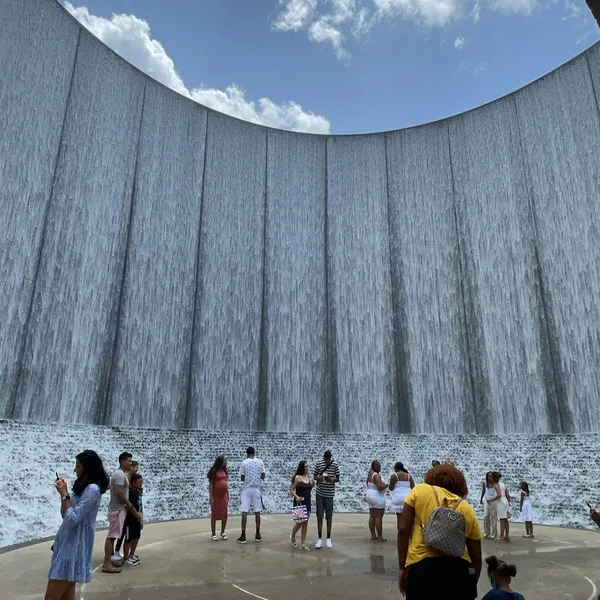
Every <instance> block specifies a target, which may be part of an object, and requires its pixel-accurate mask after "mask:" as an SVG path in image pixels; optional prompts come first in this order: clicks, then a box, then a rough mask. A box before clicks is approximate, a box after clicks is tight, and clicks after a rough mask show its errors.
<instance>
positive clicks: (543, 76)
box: [53, 0, 600, 137]
mask: <svg viewBox="0 0 600 600" xmlns="http://www.w3.org/2000/svg"><path fill="white" fill-rule="evenodd" d="M53 1H54V2H56V3H57V4H58V5H59V7H60V8H61V10H63V11H64V12H65V13H66V16H67V17H68V18H70V19H71V20H73V21H74V22H75V26H76V27H79V28H81V29H85V30H86V31H87V32H88V33H89V34H90V35H92V36H94V37H96V36H95V34H94V33H92V32H91V31H90V30H89V29H88V28H87V27H86V26H85V25H83V24H82V23H81V22H80V21H78V20H77V19H76V18H75V17H74V16H73V15H72V14H71V13H70V12H69V11H68V10H67V9H66V8H65V7H64V6H63V5H62V4H61V3H60V0H53ZM96 39H98V41H99V42H100V43H101V44H103V45H104V46H106V44H104V42H103V41H102V40H100V39H99V38H97V37H96ZM599 45H600V41H596V42H593V43H591V44H590V45H589V46H588V47H587V48H585V49H584V50H582V51H581V52H579V54H576V55H575V56H573V57H572V58H570V59H569V60H567V61H565V62H564V63H562V64H560V65H558V66H557V67H555V68H554V69H552V70H550V71H548V72H547V73H545V74H542V75H540V76H539V77H537V78H536V79H534V80H532V81H530V82H529V83H526V84H524V85H522V86H521V87H519V88H517V89H515V90H512V91H509V92H507V93H506V94H503V95H501V96H499V97H497V98H492V99H491V100H488V101H487V102H484V103H483V104H479V105H477V106H473V107H472V108H469V109H467V110H465V111H463V112H460V113H456V114H453V115H448V116H447V117H443V118H441V119H436V120H435V121H427V122H426V123H417V124H415V125H409V126H407V127H402V128H400V129H383V130H381V131H363V132H355V133H336V134H328V133H309V132H303V131H294V132H292V133H294V134H297V135H314V136H323V137H347V136H356V135H373V134H386V133H394V132H395V131H405V130H407V129H414V128H416V127H425V126H427V125H433V124H434V123H442V122H444V121H447V120H448V119H454V118H455V117H460V116H462V115H466V114H468V113H470V112H472V111H475V110H479V109H480V108H484V107H485V106H488V105H489V104H493V103H494V102H499V101H500V100H503V99H504V98H507V97H509V96H512V95H513V94H516V93H518V92H520V91H522V90H524V89H526V88H527V87H529V86H530V85H533V84H534V83H536V82H537V81H541V80H542V79H544V78H546V77H548V76H549V75H552V74H553V73H554V72H555V71H558V70H559V69H562V68H563V67H566V66H567V65H568V64H570V63H571V62H573V61H576V60H578V59H579V58H581V57H582V56H583V55H585V54H586V53H587V52H589V51H590V50H592V49H593V48H595V47H596V46H599ZM106 48H107V49H108V50H109V51H110V52H112V53H114V54H115V56H117V57H118V58H120V59H121V60H122V61H123V62H126V63H127V64H128V65H130V66H131V68H133V69H135V70H136V71H139V73H140V74H141V75H142V76H144V77H148V79H150V80H152V81H155V82H156V83H157V84H158V85H160V86H163V87H165V88H166V89H169V90H171V88H169V87H167V86H166V85H165V84H163V83H161V82H160V81H158V80H156V79H154V78H153V77H152V76H151V75H148V74H147V73H145V72H143V71H142V70H141V69H140V68H139V67H136V66H135V65H134V64H133V63H131V62H130V61H129V60H127V59H126V58H123V57H122V56H121V55H120V54H118V53H117V52H115V51H114V50H113V49H112V48H111V47H110V46H106ZM171 91H172V92H174V93H175V94H177V95H178V96H181V97H182V98H185V99H186V100H187V101H189V102H193V103H194V104H199V105H200V106H202V108H204V109H205V110H206V111H207V112H209V113H210V112H216V113H218V114H223V115H225V116H227V117H229V118H231V119H235V120H236V121H242V122H246V123H247V122H249V121H244V120H243V119H240V118H239V117H234V116H232V115H228V114H227V113H219V111H217V110H215V109H214V108H210V107H209V106H205V105H204V104H202V103H200V102H196V100H192V99H191V98H189V97H187V96H185V95H184V94H181V93H180V92H177V91H175V90H171ZM254 125H256V126H257V127H263V128H265V129H273V130H274V131H287V130H285V129H277V128H276V127H270V126H269V125H260V124H258V123H254Z"/></svg>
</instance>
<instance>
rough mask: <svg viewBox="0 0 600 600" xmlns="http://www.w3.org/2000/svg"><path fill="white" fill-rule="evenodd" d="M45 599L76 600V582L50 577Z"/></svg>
mask: <svg viewBox="0 0 600 600" xmlns="http://www.w3.org/2000/svg"><path fill="white" fill-rule="evenodd" d="M44 600H75V582H74V581H65V580H64V579H50V580H49V581H48V586H47V587H46V595H45V596H44Z"/></svg>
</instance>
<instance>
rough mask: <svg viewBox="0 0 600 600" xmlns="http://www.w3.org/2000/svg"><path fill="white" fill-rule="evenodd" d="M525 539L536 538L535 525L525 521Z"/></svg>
mask: <svg viewBox="0 0 600 600" xmlns="http://www.w3.org/2000/svg"><path fill="white" fill-rule="evenodd" d="M525 537H529V538H532V537H535V536H534V535H533V523H532V522H531V521H525Z"/></svg>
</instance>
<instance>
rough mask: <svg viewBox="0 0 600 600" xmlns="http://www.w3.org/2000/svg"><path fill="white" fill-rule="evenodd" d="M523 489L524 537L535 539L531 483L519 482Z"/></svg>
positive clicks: (522, 519) (522, 516)
mask: <svg viewBox="0 0 600 600" xmlns="http://www.w3.org/2000/svg"><path fill="white" fill-rule="evenodd" d="M519 488H520V489H521V521H523V523H525V535H524V536H523V537H524V538H529V539H533V538H534V537H535V536H534V535H533V510H532V509H531V498H530V497H529V485H528V483H527V482H526V481H521V483H519Z"/></svg>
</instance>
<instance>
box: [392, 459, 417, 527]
mask: <svg viewBox="0 0 600 600" xmlns="http://www.w3.org/2000/svg"><path fill="white" fill-rule="evenodd" d="M414 487H415V482H414V481H413V478H412V477H411V476H410V473H409V472H408V471H407V470H406V469H405V468H404V465H403V464H402V463H401V462H397V463H396V464H395V465H394V472H393V473H392V476H391V477H390V483H389V488H390V494H391V496H392V506H391V507H390V511H391V512H393V513H396V522H397V525H398V526H400V515H401V514H402V511H403V510H404V498H406V496H408V494H410V490H412V489H413V488H414Z"/></svg>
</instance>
